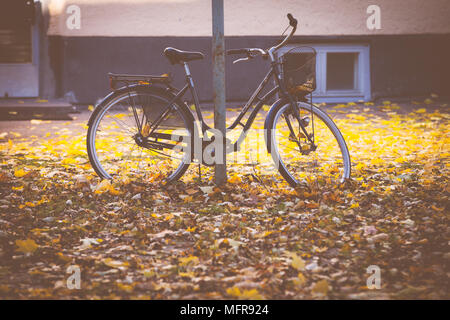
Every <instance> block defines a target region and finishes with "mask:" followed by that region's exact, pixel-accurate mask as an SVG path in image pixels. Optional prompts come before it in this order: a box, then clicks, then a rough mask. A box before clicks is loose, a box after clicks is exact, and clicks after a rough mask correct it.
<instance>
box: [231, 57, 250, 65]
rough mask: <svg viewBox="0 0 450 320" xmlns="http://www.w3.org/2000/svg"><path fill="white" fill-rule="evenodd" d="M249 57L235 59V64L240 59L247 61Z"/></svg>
mask: <svg viewBox="0 0 450 320" xmlns="http://www.w3.org/2000/svg"><path fill="white" fill-rule="evenodd" d="M248 59H249V57H246V58H239V59H236V60H234V61H233V64H235V63H238V62H239V61H246V60H248Z"/></svg>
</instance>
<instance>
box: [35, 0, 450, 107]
mask: <svg viewBox="0 0 450 320" xmlns="http://www.w3.org/2000/svg"><path fill="white" fill-rule="evenodd" d="M45 2H46V3H45V6H44V7H45V8H47V9H48V15H47V24H46V31H45V33H46V34H47V35H48V41H47V43H46V45H45V48H46V52H47V53H48V54H47V60H48V61H47V62H46V64H45V65H44V66H43V68H42V70H43V71H42V72H43V73H44V75H45V76H42V78H43V79H50V80H45V81H44V82H43V83H42V85H41V93H42V94H43V95H48V96H53V95H54V96H64V95H67V94H68V95H69V96H72V97H73V98H74V100H73V101H74V102H78V103H83V104H84V103H89V104H90V103H94V102H95V101H96V100H97V99H98V98H100V97H102V96H104V95H105V94H106V93H107V92H108V91H109V88H108V80H107V76H106V75H107V73H108V72H115V73H135V74H162V73H167V72H171V73H172V74H173V75H174V78H175V85H176V86H178V87H181V86H182V83H183V81H184V74H183V70H182V68H181V67H180V66H171V65H170V64H169V62H168V61H167V60H166V58H165V57H164V56H163V55H162V52H163V50H164V48H165V47H167V46H173V47H177V48H180V49H184V50H198V51H202V52H204V53H205V54H206V59H205V60H203V61H194V62H192V63H191V64H190V65H191V69H192V73H193V75H194V78H195V80H196V83H197V88H198V90H199V95H200V99H201V100H211V97H212V69H211V62H212V61H211V54H210V53H211V38H210V36H211V17H210V16H211V8H210V0H128V1H125V0H123V1H120V0H97V1H93V0H89V1H88V0H78V1H77V0H74V1H70V2H69V1H64V0H60V1H56V0H45ZM372 3H374V2H372V1H366V0H345V1H344V0H314V1H312V0H296V1H290V0H285V1H276V0H258V1H256V0H253V1H237V0H225V28H226V29H225V35H226V48H241V47H262V48H268V47H270V46H272V45H273V44H275V43H277V41H279V40H280V39H281V38H280V36H279V35H280V33H281V31H282V30H283V29H284V27H285V26H286V25H287V19H286V17H285V15H286V13H287V12H291V13H292V14H293V15H294V16H295V17H297V18H299V20H300V28H299V31H298V32H297V36H296V37H295V39H294V42H296V43H311V42H312V43H314V42H317V43H352V42H354V43H367V44H369V45H370V59H371V66H370V67H371V85H372V97H373V98H379V97H386V96H421V95H428V94H430V93H431V92H434V93H438V94H441V95H448V94H449V92H448V88H450V65H449V59H448V57H449V56H450V23H449V19H448V18H447V17H449V16H450V1H448V0H429V1H422V0H421V1H419V0H395V1H394V0H378V1H376V3H378V4H379V5H380V7H381V10H382V11H381V19H382V29H381V30H375V31H370V30H368V29H367V28H366V18H367V16H368V15H367V13H366V8H367V5H368V4H372ZM70 4H77V5H79V6H80V8H81V28H80V29H79V30H69V29H68V28H67V27H66V26H65V21H66V18H67V16H68V15H67V14H66V13H65V12H66V8H67V6H68V5H70ZM46 12H47V11H46ZM232 60H233V57H227V60H226V73H227V82H226V86H227V99H228V100H234V101H242V100H245V99H246V98H248V96H249V95H250V93H251V90H253V89H254V88H255V87H256V86H257V84H258V81H259V80H260V79H262V77H263V76H264V74H265V72H266V71H267V68H268V64H267V62H266V61H263V60H262V59H260V58H258V59H254V60H253V61H249V62H245V63H240V64H237V65H233V64H232V63H231V62H232ZM42 88H44V89H42Z"/></svg>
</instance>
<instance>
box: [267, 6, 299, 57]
mask: <svg viewBox="0 0 450 320" xmlns="http://www.w3.org/2000/svg"><path fill="white" fill-rule="evenodd" d="M287 17H288V19H289V25H290V26H291V27H292V30H291V32H290V33H289V34H288V35H287V36H286V38H284V40H283V41H281V42H280V43H279V44H278V45H276V46H274V47H272V48H270V50H271V51H272V52H273V51H276V50H278V49H280V48H281V47H282V46H284V45H285V44H286V42H288V41H289V40H290V39H291V38H292V36H293V35H294V33H295V31H297V24H298V21H297V19H295V18H294V17H293V16H292V14H290V13H288V14H287Z"/></svg>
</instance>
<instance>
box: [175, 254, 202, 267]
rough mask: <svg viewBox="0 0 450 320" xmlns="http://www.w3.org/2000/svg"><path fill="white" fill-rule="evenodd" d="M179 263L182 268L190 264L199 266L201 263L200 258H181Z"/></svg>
mask: <svg viewBox="0 0 450 320" xmlns="http://www.w3.org/2000/svg"><path fill="white" fill-rule="evenodd" d="M178 261H179V262H180V265H181V266H187V265H188V264H198V263H199V260H198V257H196V256H189V257H186V258H179V259H178Z"/></svg>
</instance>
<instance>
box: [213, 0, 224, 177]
mask: <svg viewBox="0 0 450 320" xmlns="http://www.w3.org/2000/svg"><path fill="white" fill-rule="evenodd" d="M212 23H213V26H212V31H213V43H212V57H213V90H214V91H213V96H214V128H215V129H217V130H219V131H220V132H221V133H222V136H223V142H224V143H225V141H226V130H227V129H226V124H225V120H226V108H225V39H224V36H223V34H224V14H223V0H212ZM217 151H218V150H216V152H217ZM215 159H216V165H215V172H214V176H215V181H216V184H217V185H221V184H224V183H225V182H226V181H227V167H226V146H224V148H223V152H222V154H216V156H215ZM218 162H219V163H218Z"/></svg>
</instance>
